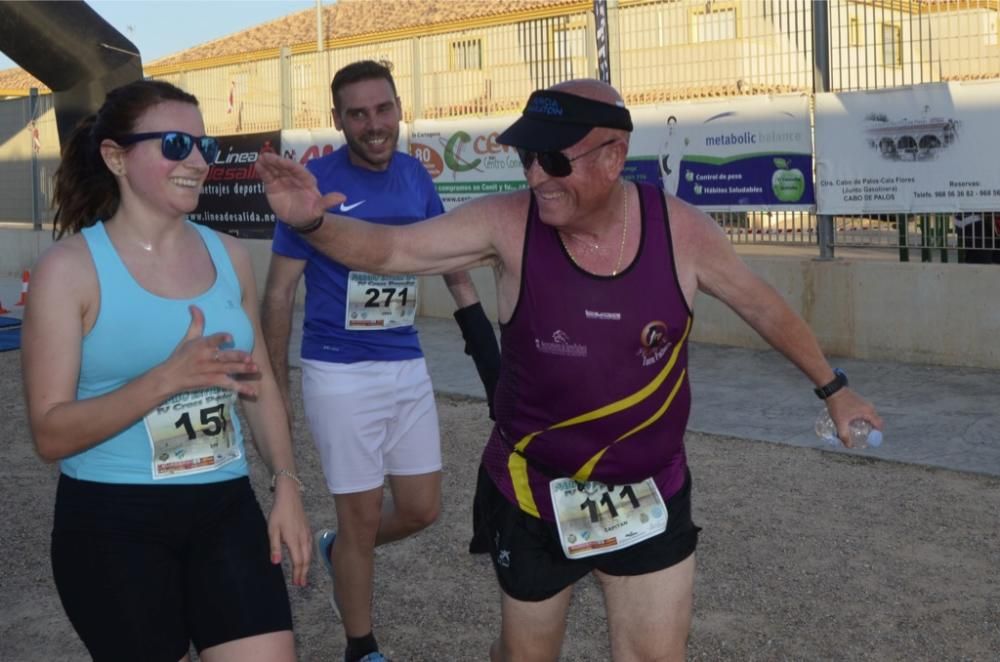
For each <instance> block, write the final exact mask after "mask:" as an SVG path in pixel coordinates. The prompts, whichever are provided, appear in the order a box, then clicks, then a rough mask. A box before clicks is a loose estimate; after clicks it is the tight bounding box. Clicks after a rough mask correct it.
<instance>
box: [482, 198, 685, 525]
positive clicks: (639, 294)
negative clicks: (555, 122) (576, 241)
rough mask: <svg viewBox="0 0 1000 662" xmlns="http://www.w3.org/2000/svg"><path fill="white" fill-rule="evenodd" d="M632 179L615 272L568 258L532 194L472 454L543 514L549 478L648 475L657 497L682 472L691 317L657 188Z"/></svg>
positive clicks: (618, 480) (671, 489) (624, 479)
mask: <svg viewBox="0 0 1000 662" xmlns="http://www.w3.org/2000/svg"><path fill="white" fill-rule="evenodd" d="M638 189H639V198H640V203H641V219H642V237H641V240H640V244H639V251H638V256H637V258H636V259H635V260H634V261H633V262H632V264H631V265H629V267H628V268H627V269H625V270H624V271H622V272H621V273H620V274H618V275H617V276H595V275H593V274H590V273H587V272H586V271H584V270H582V269H580V268H579V267H577V266H576V265H575V264H574V263H573V261H572V259H571V258H570V256H569V255H568V254H567V252H566V249H565V248H564V247H563V245H562V242H561V241H560V239H559V235H558V233H557V232H556V230H555V229H554V228H552V227H551V226H548V225H545V224H544V223H542V221H541V219H539V217H538V211H537V207H536V205H535V199H534V197H532V200H531V206H530V208H529V211H528V222H527V229H526V232H525V241H524V260H523V264H522V274H521V291H520V295H519V297H518V302H517V305H516V306H515V309H514V313H513V315H512V316H511V319H510V322H508V323H507V324H504V325H502V327H501V330H500V345H501V352H502V361H501V372H500V380H499V383H498V384H497V390H496V394H495V396H494V406H495V413H496V419H497V424H496V426H495V427H494V429H493V434H492V435H491V436H490V440H489V442H487V445H486V450H485V451H484V453H483V463H484V465H485V467H486V470H487V471H488V472H489V474H490V476H491V477H492V478H493V481H494V482H495V483H496V484H497V487H498V488H499V489H500V491H501V492H502V493H503V494H504V495H505V496H506V497H507V498H508V499H510V500H511V502H514V503H517V504H518V505H519V506H520V508H521V509H522V510H523V511H525V512H526V513H528V514H531V515H534V516H536V517H541V518H543V519H546V520H552V519H553V514H552V502H551V500H550V497H549V487H548V485H549V482H550V481H551V480H552V479H553V478H558V477H564V476H568V477H572V478H575V479H576V480H581V481H586V480H598V481H601V482H604V483H608V484H613V485H621V484H624V483H633V482H638V481H641V480H645V479H646V478H650V477H652V478H653V479H654V480H655V482H656V484H657V486H658V487H659V489H660V493H661V494H662V496H663V498H664V499H668V498H670V497H671V496H672V495H673V494H674V493H676V492H677V491H678V490H680V488H681V486H682V485H683V482H684V475H685V469H686V466H687V461H686V458H685V455H684V430H685V428H686V427H687V420H688V414H689V412H690V407H691V390H690V386H689V383H688V376H687V363H688V359H687V340H688V337H689V333H690V330H691V323H692V321H693V318H692V314H691V310H690V309H689V308H688V305H687V302H686V301H685V299H684V294H683V293H682V291H681V288H680V284H679V281H678V279H677V272H676V269H675V265H674V255H673V248H672V244H671V237H670V225H669V223H668V219H667V212H666V205H665V203H664V200H663V194H662V193H661V192H660V191H659V190H658V189H656V188H654V187H652V186H647V185H644V184H639V185H638Z"/></svg>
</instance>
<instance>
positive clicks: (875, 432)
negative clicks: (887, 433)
mask: <svg viewBox="0 0 1000 662" xmlns="http://www.w3.org/2000/svg"><path fill="white" fill-rule="evenodd" d="M868 445H869V446H871V447H872V448H878V447H879V446H881V445H882V431H881V430H879V429H877V428H872V431H871V432H869V433H868Z"/></svg>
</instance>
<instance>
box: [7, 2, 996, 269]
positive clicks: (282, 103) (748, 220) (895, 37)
mask: <svg viewBox="0 0 1000 662" xmlns="http://www.w3.org/2000/svg"><path fill="white" fill-rule="evenodd" d="M817 11H825V12H827V14H826V17H827V19H828V20H827V25H828V30H827V35H826V36H827V37H828V39H827V41H828V43H829V53H828V54H826V55H827V57H828V61H829V89H830V90H831V91H849V90H866V89H877V88H886V87H896V86H902V85H914V84H920V83H928V82H936V81H949V80H968V79H993V78H1000V43H998V3H997V2H996V1H995V0H936V1H934V2H927V1H925V0H884V1H881V0H865V1H860V0H830V1H829V2H813V1H811V0H708V1H706V0H648V1H636V0H620V1H619V2H618V3H617V4H615V3H612V6H611V8H610V11H609V26H610V29H611V31H612V32H611V33H612V40H611V64H612V76H613V80H614V81H615V83H616V86H617V87H618V88H619V89H620V90H621V91H622V93H623V95H624V97H625V98H626V101H627V102H628V104H629V105H631V106H636V105H643V104H649V103H662V102H669V101H671V100H682V99H701V98H728V97H739V96H745V95H754V94H770V93H780V92H789V91H802V92H812V91H813V89H814V75H815V73H814V72H815V65H816V62H817V59H818V58H817V54H816V53H814V50H813V44H814V36H815V35H814V34H813V26H814V19H815V18H816V17H815V16H814V14H813V13H814V12H817ZM550 14H551V15H548V16H543V17H540V18H539V17H534V18H527V19H524V20H518V19H517V18H516V17H515V19H514V20H511V21H509V22H507V23H504V24H494V25H484V26H483V27H476V28H469V29H466V30H461V31H455V32H449V33H442V34H427V35H423V36H414V37H409V38H405V39H394V40H386V41H380V40H377V39H374V38H373V40H372V41H370V42H368V43H357V44H353V45H348V46H344V47H341V48H331V49H328V50H326V51H316V50H315V49H313V50H312V51H308V52H300V51H302V50H303V49H302V48H301V47H296V49H294V52H293V49H292V48H291V47H289V48H286V49H282V52H281V55H280V56H278V57H273V56H272V57H270V58H265V59H254V58H253V57H247V58H245V59H242V60H239V61H235V62H231V61H226V62H225V63H218V64H215V63H212V62H203V63H190V64H189V65H188V66H187V68H186V69H184V70H176V67H175V68H172V69H169V70H164V71H162V72H158V70H157V69H156V68H153V69H151V70H150V71H149V72H148V73H149V74H150V75H152V76H153V77H156V78H162V79H166V80H169V81H171V82H173V83H175V84H177V85H179V86H180V87H182V88H184V89H186V90H188V91H190V92H192V93H193V94H195V95H196V96H197V97H198V98H199V100H200V102H201V105H202V110H203V113H204V116H205V122H206V128H207V130H208V131H209V132H210V133H214V134H219V135H226V134H233V133H250V132H257V131H268V130H275V129H279V128H315V127H326V126H330V125H331V117H330V105H331V103H330V91H329V82H330V79H331V77H332V74H333V72H335V71H337V70H338V69H339V68H340V67H342V66H344V65H346V64H348V63H350V62H354V61H357V60H360V59H376V60H387V61H389V62H391V63H392V64H393V75H394V77H395V78H396V84H397V89H398V92H399V94H400V97H401V99H402V102H403V110H404V119H406V120H407V121H412V120H414V119H418V118H456V117H466V116H487V115H496V114H506V113H512V112H517V111H518V110H519V109H520V108H521V106H522V105H523V103H524V100H525V99H526V98H527V96H528V94H529V93H530V92H531V91H532V90H534V89H537V88H539V87H545V86H548V85H552V84H554V83H556V82H560V81H562V80H567V79H570V78H576V77H583V76H592V75H594V72H595V71H596V52H595V47H594V43H595V38H594V20H593V16H592V14H591V13H590V12H582V13H581V12H580V11H579V10H578V9H574V8H573V7H569V8H568V9H566V10H565V11H562V12H561V13H560V10H559V9H558V7H556V8H554V9H553V10H552V12H550ZM615 37H617V38H615ZM290 46H291V45H290ZM820 55H822V54H820ZM233 59H238V58H229V59H228V60H233ZM209 65H211V66H209ZM42 99H47V97H42ZM997 105H998V107H1000V102H998V104H997ZM22 106H23V102H22V101H21V100H18V101H13V102H10V101H8V102H0V132H2V134H0V135H4V142H2V143H0V168H2V170H0V175H3V176H2V177H0V194H2V195H0V220H23V221H29V220H30V219H31V216H30V214H28V213H27V212H26V210H27V209H30V200H31V197H30V194H25V191H26V190H27V189H26V187H25V185H24V182H25V181H30V177H31V175H30V172H31V171H30V167H29V162H28V160H27V159H26V158H25V154H24V151H23V149H21V148H20V147H19V148H17V149H15V148H14V147H11V146H10V145H13V144H15V143H16V144H17V145H21V144H22V143H23V142H24V138H23V137H20V136H21V134H22V133H23V131H24V130H25V129H24V127H25V126H26V125H27V123H28V121H27V118H26V116H25V114H24V111H23V109H22ZM49 115H51V111H49ZM41 117H42V121H43V122H50V123H51V124H52V125H53V127H52V130H53V131H54V122H51V120H46V119H45V118H46V117H48V115H42V116H41ZM45 142H46V143H51V142H52V140H51V139H46V141H45ZM17 150H21V151H17ZM18 155H20V156H18ZM43 156H44V158H43V159H42V160H43V161H44V165H43V166H41V167H43V168H45V169H46V175H50V174H51V171H52V167H53V165H54V164H53V163H52V162H51V155H50V154H49V153H48V152H45V153H43ZM26 169H27V170H28V173H29V174H27V175H26V174H25V170H26ZM26 178H27V179H26ZM44 179H46V178H45V177H43V180H44ZM43 187H44V190H42V191H40V192H39V196H40V197H41V198H43V199H45V198H47V195H48V185H47V184H43ZM25 199H27V200H28V203H27V205H26V204H25ZM45 202H46V203H47V199H45ZM715 216H716V218H717V219H718V220H719V222H720V223H721V224H722V225H723V226H724V227H725V228H726V230H727V232H728V233H729V235H730V236H731V237H732V239H733V241H736V242H742V243H757V244H776V245H787V244H795V245H801V246H809V245H815V244H816V242H817V231H816V228H817V223H816V218H815V216H814V215H812V214H806V213H802V212H773V211H767V210H761V211H759V212H750V213H738V214H731V213H726V214H716V215H715ZM988 216H989V217H990V218H987V219H986V220H984V221H983V222H982V223H981V225H982V227H983V230H981V231H980V234H979V235H975V236H972V238H971V239H970V238H969V237H970V235H963V234H962V230H963V228H959V227H957V226H955V224H953V223H951V222H950V221H949V219H948V218H946V217H944V216H943V215H931V216H908V217H903V216H897V215H890V216H865V217H838V218H835V219H834V239H833V242H834V244H835V245H838V246H852V247H869V248H874V249H881V250H895V251H898V252H899V257H900V259H910V258H911V253H918V254H919V255H920V258H921V259H934V260H956V259H964V258H966V257H969V256H970V255H974V256H981V254H985V253H986V252H987V251H994V250H995V249H1000V242H998V241H997V239H996V238H995V237H996V233H995V232H994V231H993V229H992V227H993V224H992V223H990V222H989V221H991V220H993V218H992V215H988ZM970 243H971V245H969V244H970ZM959 249H961V250H959ZM914 259H915V258H914Z"/></svg>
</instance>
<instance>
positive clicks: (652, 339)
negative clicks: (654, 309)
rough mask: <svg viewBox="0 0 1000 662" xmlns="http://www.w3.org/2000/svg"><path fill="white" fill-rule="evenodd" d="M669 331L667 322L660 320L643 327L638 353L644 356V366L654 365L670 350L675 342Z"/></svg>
mask: <svg viewBox="0 0 1000 662" xmlns="http://www.w3.org/2000/svg"><path fill="white" fill-rule="evenodd" d="M668 331H669V329H668V328H667V324H666V322H661V321H660V320H654V321H652V322H650V323H649V324H647V325H646V326H644V327H642V334H641V335H640V338H639V344H640V347H639V351H638V352H637V354H638V355H639V356H640V357H642V365H643V367H646V366H651V365H654V364H655V363H656V362H657V361H659V360H660V359H662V358H663V357H664V355H666V353H667V352H668V351H670V348H671V347H672V346H673V343H672V342H670V340H669V336H668Z"/></svg>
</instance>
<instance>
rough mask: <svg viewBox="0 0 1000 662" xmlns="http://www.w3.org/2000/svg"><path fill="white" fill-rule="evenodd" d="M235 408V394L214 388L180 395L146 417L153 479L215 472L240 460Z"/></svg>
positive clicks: (240, 453)
mask: <svg viewBox="0 0 1000 662" xmlns="http://www.w3.org/2000/svg"><path fill="white" fill-rule="evenodd" d="M235 404H236V394H235V393H233V392H232V391H226V390H223V389H220V388H211V389H206V390H203V391H188V392H186V393H179V394H177V395H175V396H174V397H172V398H170V399H169V400H167V401H166V402H164V403H163V404H161V405H160V406H159V407H157V408H156V409H154V410H153V411H151V412H149V413H148V414H146V418H145V423H146V432H147V434H148V435H149V445H150V448H151V449H152V451H153V465H152V471H153V479H154V480H156V479H161V478H171V477H174V476H185V475H190V474H197V473H202V472H205V471H213V470H215V469H218V468H219V467H222V466H224V465H226V464H229V463H230V462H232V461H233V460H238V459H239V458H240V457H241V455H242V451H241V449H240V445H239V444H238V443H237V440H236V431H235V430H234V429H233V407H234V406H235Z"/></svg>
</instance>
